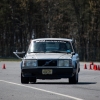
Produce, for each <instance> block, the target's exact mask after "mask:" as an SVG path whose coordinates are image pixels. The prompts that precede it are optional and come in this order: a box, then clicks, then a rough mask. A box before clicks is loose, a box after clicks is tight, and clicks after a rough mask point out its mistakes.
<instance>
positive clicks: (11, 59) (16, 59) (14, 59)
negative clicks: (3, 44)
mask: <svg viewBox="0 0 100 100" xmlns="http://www.w3.org/2000/svg"><path fill="white" fill-rule="evenodd" d="M0 61H21V59H18V58H0Z"/></svg>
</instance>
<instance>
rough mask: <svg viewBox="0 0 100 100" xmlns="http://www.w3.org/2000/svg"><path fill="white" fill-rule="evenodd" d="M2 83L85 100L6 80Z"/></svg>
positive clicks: (76, 99) (75, 99)
mask: <svg viewBox="0 0 100 100" xmlns="http://www.w3.org/2000/svg"><path fill="white" fill-rule="evenodd" d="M0 81H1V82H5V83H9V84H13V85H17V86H22V87H26V88H30V89H34V90H38V91H42V92H46V93H52V94H55V95H59V96H63V97H67V98H70V99H74V100H83V99H81V98H77V97H73V96H69V95H65V94H61V93H57V92H53V91H48V90H44V89H40V88H36V87H31V86H26V85H23V84H18V83H14V82H9V81H5V80H0Z"/></svg>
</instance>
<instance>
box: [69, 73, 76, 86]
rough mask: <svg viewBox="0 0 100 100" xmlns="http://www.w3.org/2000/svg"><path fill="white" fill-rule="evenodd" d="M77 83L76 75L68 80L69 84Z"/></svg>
mask: <svg viewBox="0 0 100 100" xmlns="http://www.w3.org/2000/svg"><path fill="white" fill-rule="evenodd" d="M77 83H78V73H77V74H75V75H74V76H73V77H71V78H69V84H77Z"/></svg>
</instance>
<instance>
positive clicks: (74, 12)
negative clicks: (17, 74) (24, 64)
mask: <svg viewBox="0 0 100 100" xmlns="http://www.w3.org/2000/svg"><path fill="white" fill-rule="evenodd" d="M33 36H34V37H35V38H45V37H50V38H52V37H58V38H60V37H61V38H72V39H75V44H76V48H77V52H78V53H79V55H80V60H83V61H85V60H88V61H92V60H95V61H100V0H1V1H0V57H1V58H2V57H14V55H13V53H12V52H13V51H15V50H19V51H22V50H25V51H27V48H28V44H29V42H30V39H31V38H32V37H33Z"/></svg>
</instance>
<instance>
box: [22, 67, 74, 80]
mask: <svg viewBox="0 0 100 100" xmlns="http://www.w3.org/2000/svg"><path fill="white" fill-rule="evenodd" d="M21 73H22V76H23V77H36V78H37V79H61V78H70V77H72V76H73V75H74V74H75V73H76V69H73V68H34V69H33V68H30V69H21Z"/></svg>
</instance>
